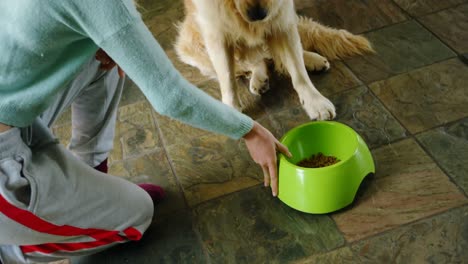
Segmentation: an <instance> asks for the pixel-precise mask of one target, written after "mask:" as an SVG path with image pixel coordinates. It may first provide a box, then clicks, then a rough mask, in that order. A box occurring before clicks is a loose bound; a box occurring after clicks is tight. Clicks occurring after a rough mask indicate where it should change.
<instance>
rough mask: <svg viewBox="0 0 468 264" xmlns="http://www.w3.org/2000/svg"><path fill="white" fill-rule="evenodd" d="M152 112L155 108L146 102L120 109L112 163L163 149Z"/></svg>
mask: <svg viewBox="0 0 468 264" xmlns="http://www.w3.org/2000/svg"><path fill="white" fill-rule="evenodd" d="M152 112H153V108H152V107H151V105H150V104H149V103H148V102H146V101H140V102H138V103H134V104H129V105H126V106H123V107H120V108H119V113H118V116H117V125H116V136H115V139H114V149H113V151H112V153H111V157H110V161H111V162H114V161H119V160H122V159H126V158H130V157H135V156H139V155H142V154H144V153H149V152H152V151H155V150H158V149H160V148H161V147H162V145H161V139H160V136H159V132H158V129H157V127H156V124H155V122H154V120H153V117H152Z"/></svg>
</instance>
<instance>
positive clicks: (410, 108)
mask: <svg viewBox="0 0 468 264" xmlns="http://www.w3.org/2000/svg"><path fill="white" fill-rule="evenodd" d="M467 81H468V67H467V66H466V65H464V64H463V63H461V62H460V60H459V59H458V58H455V59H451V60H448V61H444V62H441V63H437V64H433V65H430V66H428V67H424V68H421V69H417V70H414V71H411V72H408V73H405V74H402V75H398V76H395V77H393V78H390V79H387V80H383V81H380V82H376V83H373V84H371V85H370V88H371V89H372V91H373V92H374V93H375V94H376V95H377V97H379V99H380V100H381V101H382V102H383V103H384V104H385V106H386V107H387V108H388V109H389V110H390V111H391V112H392V113H393V115H395V117H396V118H397V119H398V120H399V121H400V122H401V123H402V124H403V125H404V126H405V127H406V128H407V129H408V130H409V131H410V132H412V133H417V132H420V131H424V130H427V129H429V128H432V127H434V126H438V125H442V124H445V123H448V122H451V121H455V120H458V119H460V118H463V117H466V116H467V115H468V112H467V103H468V94H467V92H466V91H467V89H466V83H467Z"/></svg>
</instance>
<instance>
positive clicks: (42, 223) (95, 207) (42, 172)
mask: <svg viewBox="0 0 468 264" xmlns="http://www.w3.org/2000/svg"><path fill="white" fill-rule="evenodd" d="M98 66H99V63H98V62H97V61H96V60H94V59H92V60H90V61H89V63H88V64H87V65H85V66H84V67H83V70H82V71H81V73H80V74H79V75H78V76H77V78H76V79H75V80H74V81H73V82H72V83H71V84H70V85H69V87H68V89H65V90H64V91H63V93H61V94H59V95H57V97H56V98H55V101H54V103H53V104H52V106H51V107H50V108H49V109H48V110H47V111H45V112H44V113H43V114H42V115H41V117H40V118H37V120H36V121H35V122H34V123H33V124H32V125H31V126H29V127H26V128H21V129H20V128H12V129H10V130H8V131H6V132H3V133H0V260H1V261H2V262H3V264H16V263H36V262H48V261H53V260H57V259H62V258H66V257H69V256H77V255H86V254H92V253H95V252H98V251H101V250H104V249H106V248H108V247H110V246H112V245H115V244H116V243H122V242H126V241H130V240H139V239H140V238H141V236H142V234H143V232H144V231H145V230H146V229H147V228H148V226H149V225H150V223H151V219H152V216H153V203H152V201H151V198H150V196H149V195H148V194H147V193H146V192H145V191H144V190H142V189H141V188H140V187H138V186H137V185H135V184H133V183H130V182H128V181H125V180H123V179H121V178H118V177H115V176H110V175H107V174H103V173H100V172H98V171H96V170H94V169H93V168H92V167H93V166H96V165H98V164H99V163H100V162H101V161H103V160H104V159H105V158H106V157H107V156H108V154H109V151H110V150H111V149H112V142H113V137H114V128H115V122H116V112H117V107H118V103H119V100H120V96H121V93H122V89H123V81H124V80H123V78H119V76H118V74H117V69H116V68H114V69H113V70H112V71H109V72H105V71H101V70H99V69H98ZM70 105H71V107H72V126H73V129H72V139H71V143H70V146H69V149H70V150H71V151H70V150H68V149H66V148H64V147H63V146H62V145H60V144H59V143H58V141H57V139H56V138H55V137H54V136H53V135H52V133H51V131H50V126H51V125H52V124H53V122H54V120H55V119H56V118H57V117H58V116H59V115H60V113H61V112H63V111H64V110H65V109H67V107H69V106H70Z"/></svg>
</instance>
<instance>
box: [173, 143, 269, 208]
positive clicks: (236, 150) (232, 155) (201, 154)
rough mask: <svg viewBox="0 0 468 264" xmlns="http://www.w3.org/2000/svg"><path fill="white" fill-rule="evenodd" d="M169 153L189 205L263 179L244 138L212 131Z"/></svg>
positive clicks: (178, 146) (176, 147)
mask: <svg viewBox="0 0 468 264" xmlns="http://www.w3.org/2000/svg"><path fill="white" fill-rule="evenodd" d="M167 152H168V156H169V159H170V160H171V163H172V165H173V167H174V170H175V173H176V176H177V178H178V179H179V181H180V183H181V185H182V187H183V189H184V194H185V197H186V199H187V202H188V204H189V205H190V206H193V205H196V204H198V203H200V202H203V201H206V200H210V199H213V198H216V197H219V196H222V195H225V194H227V193H231V192H235V191H238V190H242V189H245V188H248V187H251V186H254V185H257V184H260V182H263V173H262V170H261V169H260V167H259V166H258V165H257V164H256V163H255V162H254V161H253V160H252V158H251V157H250V155H249V153H248V151H247V149H246V147H245V144H244V143H243V141H239V140H232V139H229V138H227V137H225V136H221V135H215V134H209V135H206V136H203V137H201V138H195V139H193V140H191V141H190V143H188V144H183V145H179V144H175V145H172V146H170V147H168V148H167Z"/></svg>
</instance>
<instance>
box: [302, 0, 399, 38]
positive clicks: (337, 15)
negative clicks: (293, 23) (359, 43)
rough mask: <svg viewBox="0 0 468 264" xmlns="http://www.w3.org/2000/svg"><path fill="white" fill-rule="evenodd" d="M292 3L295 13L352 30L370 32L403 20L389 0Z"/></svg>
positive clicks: (354, 31) (330, 0) (335, 0)
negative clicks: (294, 5) (296, 11)
mask: <svg viewBox="0 0 468 264" xmlns="http://www.w3.org/2000/svg"><path fill="white" fill-rule="evenodd" d="M294 3H295V4H296V9H297V10H298V13H299V14H301V15H305V16H309V17H311V18H313V19H314V20H316V21H319V22H321V23H323V24H325V25H328V26H331V27H336V28H344V29H347V30H349V31H351V32H353V33H362V32H366V31H370V30H372V29H376V28H381V27H383V26H386V25H391V24H395V23H398V22H401V21H404V20H406V19H407V18H406V16H405V14H404V13H403V12H402V11H401V10H400V8H398V6H397V5H395V4H394V3H393V2H392V1H391V0H368V1H360V0H328V1H314V0H295V1H294ZM351 10H352V12H350V11H351Z"/></svg>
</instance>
